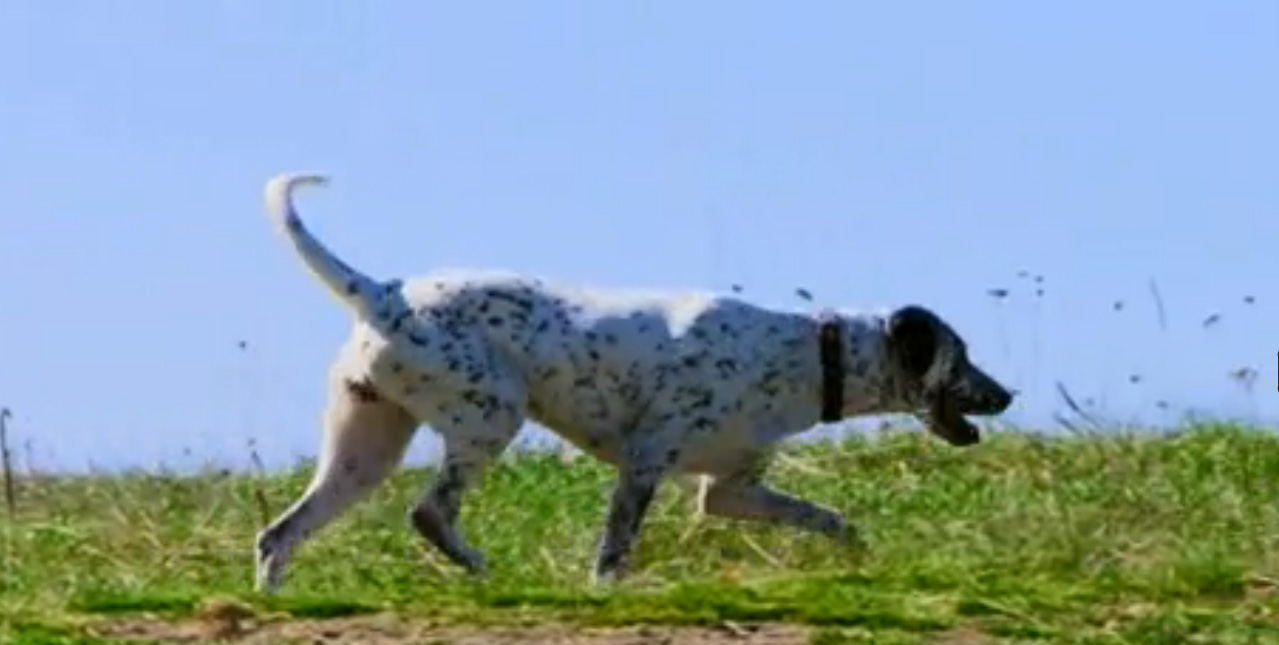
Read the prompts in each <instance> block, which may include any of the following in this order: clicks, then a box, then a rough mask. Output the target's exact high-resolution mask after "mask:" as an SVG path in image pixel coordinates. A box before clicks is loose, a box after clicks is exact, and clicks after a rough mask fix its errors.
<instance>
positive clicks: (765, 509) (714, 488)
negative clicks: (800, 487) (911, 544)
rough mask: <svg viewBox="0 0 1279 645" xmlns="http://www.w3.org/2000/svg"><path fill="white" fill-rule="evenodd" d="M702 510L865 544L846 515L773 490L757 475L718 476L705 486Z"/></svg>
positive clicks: (844, 541)
mask: <svg viewBox="0 0 1279 645" xmlns="http://www.w3.org/2000/svg"><path fill="white" fill-rule="evenodd" d="M702 510H703V511H704V512H705V513H707V514H709V515H716V516H719V517H726V518H731V519H739V520H755V521H760V522H768V523H773V524H783V525H787V526H792V527H795V528H798V529H802V530H805V531H811V532H814V533H820V534H822V535H826V536H828V537H830V538H833V539H835V540H837V541H839V542H841V543H843V544H846V545H849V546H858V547H859V546H863V541H862V537H861V533H860V531H858V530H857V527H855V526H852V525H850V524H849V523H848V522H847V521H846V520H845V519H844V516H843V515H840V514H839V513H837V512H835V511H833V510H830V509H828V508H823V507H821V506H818V505H817V504H814V503H812V502H809V501H807V500H803V499H800V498H798V497H794V496H792V495H788V494H786V493H783V492H781V491H778V490H774V489H772V488H770V487H768V486H766V485H764V484H762V483H760V482H759V481H758V480H757V479H756V478H755V477H754V476H751V477H741V478H735V477H729V478H725V479H717V480H715V481H714V482H713V483H711V485H710V486H709V487H707V488H706V493H705V496H704V497H703V499H702Z"/></svg>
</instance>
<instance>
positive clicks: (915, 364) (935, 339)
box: [888, 305, 949, 383]
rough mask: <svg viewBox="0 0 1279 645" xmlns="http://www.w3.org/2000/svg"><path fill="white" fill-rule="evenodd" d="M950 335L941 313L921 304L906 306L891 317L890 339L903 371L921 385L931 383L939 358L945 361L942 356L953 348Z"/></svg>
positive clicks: (889, 322) (889, 320)
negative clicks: (929, 380) (932, 371)
mask: <svg viewBox="0 0 1279 645" xmlns="http://www.w3.org/2000/svg"><path fill="white" fill-rule="evenodd" d="M947 336H948V334H946V332H945V327H944V325H943V324H942V322H941V319H940V318H938V317H937V314H934V313H933V312H931V311H929V310H928V309H925V308H924V307H920V306H919V305H907V306H905V307H902V308H900V309H898V310H897V311H894V312H893V313H892V315H891V316H889V318H888V338H889V339H890V340H891V342H892V347H893V351H894V353H895V354H896V355H897V357H898V360H899V361H900V365H901V367H902V369H903V370H904V371H905V372H906V374H907V376H909V377H911V378H913V379H916V380H918V381H920V382H921V383H922V382H924V381H926V380H928V376H929V371H930V370H931V369H932V368H933V367H934V366H935V365H936V363H937V359H939V358H944V357H942V356H938V353H939V352H941V351H943V350H946V349H949V348H947V347H946V345H948V344H949V343H947V342H946V341H947Z"/></svg>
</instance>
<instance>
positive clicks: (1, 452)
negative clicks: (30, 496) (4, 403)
mask: <svg viewBox="0 0 1279 645" xmlns="http://www.w3.org/2000/svg"><path fill="white" fill-rule="evenodd" d="M11 416H13V414H12V413H11V412H9V408H0V461H3V462H4V505H5V508H7V509H8V510H9V515H10V516H13V515H16V514H17V508H18V496H17V493H16V492H15V491H14V487H13V460H12V458H11V453H10V452H9V424H8V421H9V418H10V417H11Z"/></svg>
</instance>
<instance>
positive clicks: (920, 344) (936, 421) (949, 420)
mask: <svg viewBox="0 0 1279 645" xmlns="http://www.w3.org/2000/svg"><path fill="white" fill-rule="evenodd" d="M887 332H888V338H889V344H890V345H891V348H892V352H893V354H894V355H895V356H896V357H897V360H898V361H899V365H900V367H901V370H902V372H903V373H904V376H905V377H906V378H907V379H909V380H910V381H913V383H912V385H911V386H908V387H914V388H918V392H919V393H920V395H922V399H923V400H922V401H921V403H923V407H924V419H925V421H926V423H927V424H928V428H929V429H930V430H932V431H933V432H934V433H936V434H937V435H938V436H940V437H942V438H943V439H945V440H946V441H949V442H950V443H952V444H954V445H957V446H962V445H969V444H972V443H976V442H977V441H978V432H977V428H976V427H974V426H973V425H972V424H970V423H968V421H967V420H966V419H964V416H963V415H962V414H960V412H959V407H958V405H957V404H956V401H955V400H954V396H953V395H952V392H951V387H952V384H951V383H950V380H951V379H952V378H953V377H954V371H955V370H954V368H955V362H956V360H957V354H958V352H959V348H958V346H957V345H958V342H959V341H958V340H957V339H956V338H955V334H954V332H952V331H951V330H950V327H948V326H947V325H946V323H944V322H942V320H941V318H939V317H938V316H937V314H935V313H933V312H932V311H929V310H928V309H925V308H924V307H920V306H918V305H908V306H905V307H902V308H901V309H898V310H897V311H895V312H893V314H892V315H891V316H889V318H888V324H887Z"/></svg>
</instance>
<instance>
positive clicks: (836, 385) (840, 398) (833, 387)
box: [818, 315, 844, 423]
mask: <svg viewBox="0 0 1279 645" xmlns="http://www.w3.org/2000/svg"><path fill="white" fill-rule="evenodd" d="M818 339H819V340H818V344H819V346H820V351H821V360H822V423H833V422H835V421H839V420H841V419H843V418H844V329H843V325H841V324H840V320H839V317H838V316H833V315H832V316H825V317H823V319H822V320H821V322H820V326H819V328H818Z"/></svg>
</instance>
